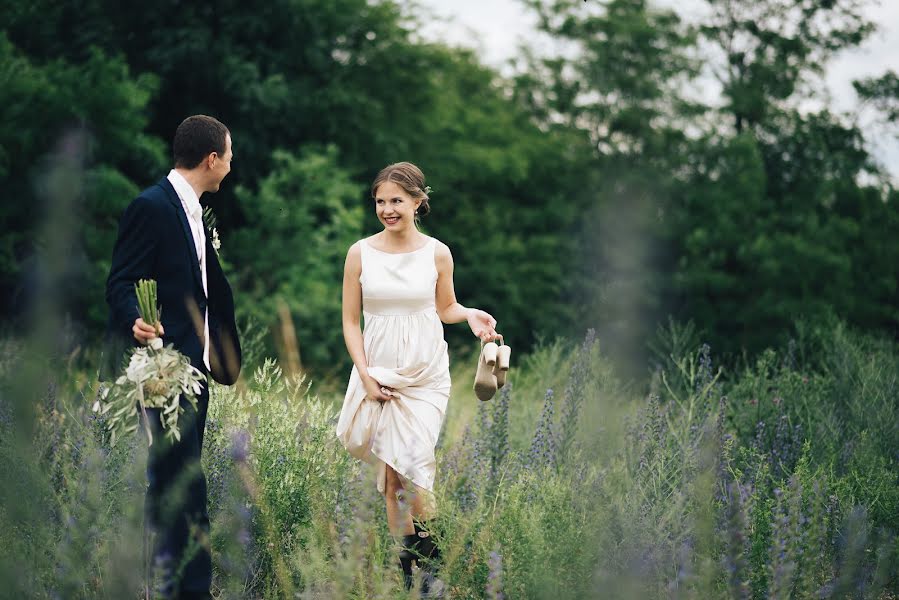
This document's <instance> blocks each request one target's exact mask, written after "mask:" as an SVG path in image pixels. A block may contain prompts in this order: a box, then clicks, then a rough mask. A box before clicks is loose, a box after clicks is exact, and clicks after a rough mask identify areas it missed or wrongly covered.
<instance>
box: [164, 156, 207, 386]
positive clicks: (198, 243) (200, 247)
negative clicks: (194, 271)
mask: <svg viewBox="0 0 899 600" xmlns="http://www.w3.org/2000/svg"><path fill="white" fill-rule="evenodd" d="M168 180H169V182H170V183H171V184H172V187H173V188H175V192H176V193H177V194H178V197H179V198H180V199H181V207H182V208H183V209H184V212H185V214H186V215H187V222H188V224H189V225H190V231H191V233H192V234H193V239H194V247H195V248H196V250H197V258H199V259H200V274H201V276H202V279H203V295H204V296H206V297H207V298H208V297H209V291H208V290H207V288H206V233H205V232H204V231H203V207H202V206H200V199H199V198H197V193H196V192H195V191H194V188H192V187H191V186H190V184H189V183H187V180H186V179H184V177H183V176H182V175H181V173H179V172H178V171H176V170H175V169H172V170H171V171H169V174H168ZM203 364H205V365H206V368H207V369H209V368H210V367H209V310H208V309H206V310H204V311H203Z"/></svg>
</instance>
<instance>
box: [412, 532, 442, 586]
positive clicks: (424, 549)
mask: <svg viewBox="0 0 899 600" xmlns="http://www.w3.org/2000/svg"><path fill="white" fill-rule="evenodd" d="M415 537H416V538H417V540H416V545H415V550H416V553H417V559H418V568H419V569H421V571H422V579H421V593H422V597H423V598H431V597H440V596H441V595H442V582H440V580H439V579H437V569H438V563H437V561H438V559H439V558H440V548H438V547H437V542H435V541H434V538H433V537H432V536H431V532H430V530H429V528H428V526H427V524H426V523H415Z"/></svg>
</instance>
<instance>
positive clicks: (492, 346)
mask: <svg viewBox="0 0 899 600" xmlns="http://www.w3.org/2000/svg"><path fill="white" fill-rule="evenodd" d="M498 352H499V346H497V345H496V342H487V343H486V344H484V350H483V351H482V354H483V355H484V362H485V363H487V366H488V367H492V366H493V365H495V364H496V355H497V353H498Z"/></svg>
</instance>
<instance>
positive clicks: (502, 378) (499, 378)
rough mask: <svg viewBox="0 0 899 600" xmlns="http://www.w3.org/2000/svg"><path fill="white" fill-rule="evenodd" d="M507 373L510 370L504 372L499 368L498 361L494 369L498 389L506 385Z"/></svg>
mask: <svg viewBox="0 0 899 600" xmlns="http://www.w3.org/2000/svg"><path fill="white" fill-rule="evenodd" d="M506 373H508V370H505V371H504V370H503V369H500V368H499V361H497V363H496V366H495V367H493V376H494V377H496V388H497V389H499V388H501V387H503V386H504V385H506Z"/></svg>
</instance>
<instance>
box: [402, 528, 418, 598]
mask: <svg viewBox="0 0 899 600" xmlns="http://www.w3.org/2000/svg"><path fill="white" fill-rule="evenodd" d="M416 540H418V536H416V535H404V536H403V549H402V550H400V568H401V569H402V570H403V587H405V588H406V589H407V590H411V589H412V561H414V560H415V559H416V557H417V556H416V550H415V543H416Z"/></svg>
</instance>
